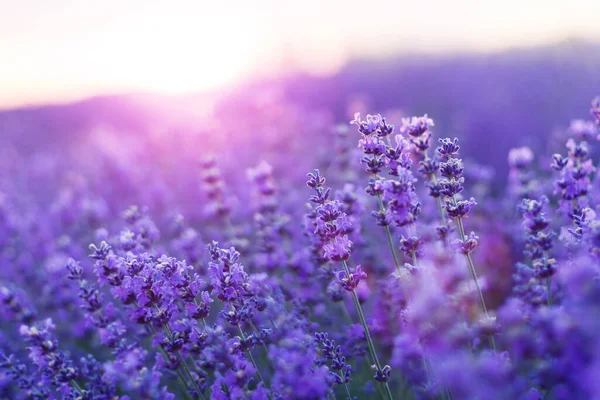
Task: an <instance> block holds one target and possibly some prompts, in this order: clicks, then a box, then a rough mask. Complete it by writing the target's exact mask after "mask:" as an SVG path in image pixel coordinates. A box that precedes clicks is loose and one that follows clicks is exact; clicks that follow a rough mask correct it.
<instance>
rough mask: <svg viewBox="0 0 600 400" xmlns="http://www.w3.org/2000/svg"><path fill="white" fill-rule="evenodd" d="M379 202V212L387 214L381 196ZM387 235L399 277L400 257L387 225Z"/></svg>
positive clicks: (378, 197) (378, 196)
mask: <svg viewBox="0 0 600 400" xmlns="http://www.w3.org/2000/svg"><path fill="white" fill-rule="evenodd" d="M377 201H378V202H379V211H381V212H382V213H385V206H384V205H383V200H382V199H381V195H380V194H378V195H377ZM384 228H385V234H386V236H387V240H388V245H389V246H390V251H391V252H392V257H393V258H394V265H395V266H396V271H397V272H398V275H400V272H401V269H400V261H399V260H398V256H397V255H396V250H395V249H394V240H393V239H392V231H391V230H390V227H389V225H385V226H384Z"/></svg>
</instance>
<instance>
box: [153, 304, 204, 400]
mask: <svg viewBox="0 0 600 400" xmlns="http://www.w3.org/2000/svg"><path fill="white" fill-rule="evenodd" d="M154 306H155V307H156V309H157V310H158V311H159V312H160V308H158V306H157V305H156V304H155V305H154ZM164 328H165V332H166V334H167V336H168V337H169V339H170V340H173V331H171V328H170V327H169V324H165V325H164ZM175 354H176V355H177V358H178V359H179V363H180V365H181V367H182V368H183V370H184V372H185V373H186V375H187V376H188V378H189V379H190V382H192V386H193V387H194V390H195V391H196V393H198V396H200V398H201V399H202V400H205V398H204V395H203V394H202V391H200V387H199V386H198V384H197V383H196V381H195V380H194V377H193V375H192V373H191V371H190V369H189V367H188V366H187V363H186V362H185V359H184V358H183V356H182V355H181V353H180V352H179V350H176V351H175ZM184 381H185V380H184ZM186 386H187V385H186ZM188 388H189V386H188Z"/></svg>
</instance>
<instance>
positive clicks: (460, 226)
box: [452, 197, 496, 351]
mask: <svg viewBox="0 0 600 400" xmlns="http://www.w3.org/2000/svg"><path fill="white" fill-rule="evenodd" d="M452 201H453V202H454V204H456V199H455V198H454V197H452ZM456 224H457V225H458V232H459V233H460V239H461V240H462V241H463V242H464V241H465V239H466V235H465V228H464V226H463V222H462V218H457V219H456ZM465 257H466V259H467V263H468V264H469V271H470V272H471V277H472V278H473V282H475V287H476V288H477V295H478V297H479V304H480V306H481V309H482V310H483V314H484V315H485V318H486V320H488V321H489V318H490V316H489V314H488V310H487V307H486V305H485V299H484V298H483V291H482V290H481V286H480V285H479V279H477V271H476V270H475V264H474V263H473V258H472V257H471V253H467V254H465ZM486 322H487V321H486ZM489 340H490V347H491V348H492V349H493V350H494V351H496V341H495V340H494V335H493V334H492V335H490V336H489Z"/></svg>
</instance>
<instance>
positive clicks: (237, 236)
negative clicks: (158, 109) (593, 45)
mask: <svg viewBox="0 0 600 400" xmlns="http://www.w3.org/2000/svg"><path fill="white" fill-rule="evenodd" d="M591 115H592V117H593V121H580V120H578V121H574V122H573V123H572V124H571V126H570V127H569V130H568V132H569V135H570V137H569V139H568V141H567V142H566V149H567V152H566V155H561V154H559V153H557V154H554V155H553V156H552V157H547V158H544V156H541V157H540V160H536V159H535V156H534V152H533V151H532V150H531V149H529V148H518V149H513V150H512V151H511V152H510V154H509V155H508V161H509V165H510V168H511V172H510V176H509V187H508V188H507V190H505V191H504V196H502V197H498V196H496V197H494V196H492V195H490V194H489V193H488V191H486V190H484V189H482V187H483V188H485V186H486V184H487V183H489V182H486V181H487V180H489V179H490V176H489V174H487V173H485V169H484V168H480V167H474V166H470V165H469V163H464V162H463V160H462V159H461V158H460V157H461V152H460V146H459V140H458V139H457V138H442V137H440V138H436V137H434V135H435V134H436V132H435V123H434V121H433V120H432V119H431V118H429V117H428V116H427V115H425V116H423V117H412V118H405V119H403V120H402V126H401V127H400V129H398V132H396V128H395V127H394V126H393V125H392V124H390V123H389V122H388V121H387V120H386V118H383V117H381V116H380V115H368V116H367V117H366V119H365V120H363V119H361V116H360V114H358V113H357V114H356V115H355V118H354V120H353V121H351V125H354V126H356V128H357V130H358V133H357V134H355V135H353V134H351V133H349V132H348V131H347V129H346V128H342V129H338V130H337V133H336V134H337V137H336V141H337V145H336V146H334V147H333V148H327V149H324V152H323V160H324V161H325V162H323V163H322V168H320V169H315V170H314V171H313V172H310V173H308V179H307V182H306V185H307V187H308V188H307V189H304V188H302V189H300V188H298V187H294V185H293V183H294V182H295V181H294V180H293V179H291V178H289V176H292V175H293V174H294V172H295V171H284V170H280V171H278V170H277V169H274V168H273V167H271V165H270V164H268V163H266V162H262V163H261V164H259V165H258V166H256V167H255V168H250V169H248V171H247V183H246V184H244V185H243V186H244V190H245V191H247V192H248V195H247V197H246V201H247V204H246V202H245V201H242V202H236V200H235V198H234V196H233V195H232V194H231V192H230V190H231V189H232V188H231V185H228V183H227V181H228V176H227V175H226V174H224V173H223V172H222V171H221V169H220V162H222V161H223V158H222V156H221V157H218V158H205V159H203V160H202V161H201V162H200V164H199V166H197V167H196V169H195V170H194V172H193V174H194V176H195V178H194V180H195V181H196V182H197V184H198V185H199V186H200V187H201V188H202V191H203V192H204V194H203V196H204V199H205V202H203V203H202V202H200V201H196V202H187V200H186V201H185V202H181V203H177V202H176V200H172V199H173V198H175V199H176V198H177V193H175V191H172V192H168V191H167V192H164V193H163V192H161V193H162V194H160V195H156V198H157V200H156V201H150V200H149V201H148V204H147V206H148V207H145V206H140V207H138V206H131V207H129V208H127V209H126V211H124V212H122V213H121V215H120V217H119V218H117V217H115V212H116V211H115V210H116V209H118V208H119V206H120V205H121V203H122V199H121V198H120V196H126V194H125V193H126V192H129V191H135V190H136V189H139V190H144V193H148V194H150V193H152V191H148V192H146V190H148V188H147V185H148V181H147V180H145V179H138V178H137V177H136V176H135V174H136V173H134V172H131V176H129V177H128V179H125V178H123V179H122V180H121V181H119V182H118V183H113V184H114V185H115V186H114V187H113V188H112V189H111V188H110V187H108V186H109V183H107V177H108V176H109V175H110V173H112V172H110V173H109V172H106V171H95V175H94V174H92V175H88V176H87V177H78V176H70V178H69V179H67V180H66V182H62V183H61V182H56V183H57V185H58V186H59V187H60V188H61V190H60V191H59V192H58V193H57V195H56V199H55V201H54V202H53V203H52V205H51V206H50V207H44V205H43V204H40V203H39V202H37V200H36V196H35V195H34V193H35V191H33V190H32V189H31V188H30V187H29V185H27V184H25V183H24V182H25V180H22V179H29V178H31V177H32V176H35V171H34V170H33V169H32V170H31V171H29V170H26V171H23V172H22V174H24V176H25V178H22V176H21V175H20V174H17V173H15V174H14V176H9V175H7V176H5V177H4V178H3V179H2V182H1V185H2V191H3V193H2V194H0V263H1V268H0V269H1V272H0V321H1V324H0V327H1V329H0V398H10V399H28V398H34V399H59V398H70V399H121V400H125V399H174V398H188V399H253V400H259V399H270V400H274V399H307V400H308V399H334V398H339V399H360V398H364V399H367V398H381V399H386V400H392V399H396V400H399V399H415V398H419V399H430V398H436V399H480V398H492V399H587V398H596V397H598V396H600V385H599V384H598V382H597V379H596V378H595V377H596V374H597V373H598V372H599V371H600V346H599V345H598V341H597V340H596V335H597V332H598V330H599V329H600V325H599V322H598V321H600V319H599V318H598V316H599V315H600V284H599V282H600V275H599V274H600V263H599V261H598V257H599V256H600V219H599V217H597V206H598V205H597V203H596V198H597V197H598V193H600V187H599V186H598V180H597V178H596V167H595V165H594V158H593V156H594V154H595V153H594V146H593V144H592V142H593V141H595V140H596V139H597V138H600V132H599V130H598V129H599V127H600V98H597V99H595V100H593V102H592V108H591ZM356 142H358V147H357V148H356V149H357V151H355V152H353V151H352V150H351V147H350V143H354V144H353V146H356ZM436 143H437V146H436V145H435V144H436ZM54 157H58V155H54ZM547 160H551V161H547ZM465 164H466V166H465ZM236 167H237V168H236V170H237V171H239V165H236ZM124 173H125V174H127V172H126V171H125V172H124ZM181 173H182V174H186V173H187V172H186V171H182V172H181ZM237 175H239V174H237ZM326 177H327V179H326ZM471 177H472V179H471V180H472V182H469V180H470V178H471ZM236 179H239V176H236ZM127 182H129V185H131V186H132V187H130V188H128V189H127V190H126V189H118V186H119V185H126V183H127ZM329 183H331V185H332V186H334V187H336V189H333V188H332V187H330V186H329ZM153 185H155V186H153V187H159V186H160V185H164V186H165V187H168V182H167V181H159V180H157V181H156V182H154V183H153ZM361 187H362V188H365V189H364V190H361V189H359V188H361ZM187 190H188V192H193V193H196V191H195V189H194V190H192V189H189V188H188V189H187ZM308 190H310V193H309V192H308ZM472 193H479V194H481V197H478V198H477V199H475V198H474V197H471V194H472ZM307 200H308V202H307ZM169 204H170V205H174V204H179V205H180V211H179V212H175V211H178V210H175V207H170V206H166V207H165V205H169ZM182 204H185V205H182ZM303 205H304V206H305V208H304V209H303V208H302V206H303ZM198 209H202V210H203V211H204V212H205V213H204V214H203V215H202V216H199V213H198ZM188 216H189V217H188ZM90 243H91V244H90Z"/></svg>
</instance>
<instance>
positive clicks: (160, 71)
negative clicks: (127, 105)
mask: <svg viewBox="0 0 600 400" xmlns="http://www.w3.org/2000/svg"><path fill="white" fill-rule="evenodd" d="M599 15H600V3H599V2H598V1H596V0H569V1H562V0H561V1H556V0H545V1H541V0H540V1H538V0H503V1H488V0H396V1H393V0H374V1H364V2H360V1H353V0H331V1H327V0H303V1H293V0H252V1H237V0H228V1H208V0H193V1H183V0H171V1H163V0H102V1H97V0H0V108H11V107H18V106H22V105H28V104H44V103H60V102H67V101H72V100H76V99H80V98H85V97H88V96H94V95H104V94H116V93H132V92H155V93H162V94H178V93H193V92H197V91H202V90H215V89H219V88H225V87H230V86H232V85H235V84H236V83H238V82H240V81H244V80H247V79H249V78H251V77H264V76H275V75H276V74H280V73H287V72H289V71H290V70H304V71H308V72H311V73H315V74H327V73H332V72H334V71H335V70H336V69H338V68H340V66H342V65H343V64H344V62H346V61H347V60H349V59H351V58H353V57H362V58H365V57H385V56H387V55H392V54H398V53H401V52H403V51H423V52H452V51H464V50H467V51H497V50H501V49H505V48H513V47H527V46H537V45H543V44H551V43H555V42H558V41H562V40H568V39H574V38H576V39H587V40H595V41H600V23H599V19H598V16H599Z"/></svg>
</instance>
